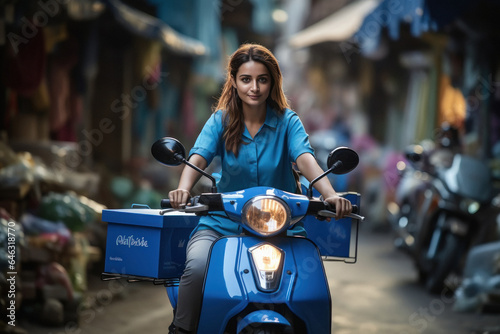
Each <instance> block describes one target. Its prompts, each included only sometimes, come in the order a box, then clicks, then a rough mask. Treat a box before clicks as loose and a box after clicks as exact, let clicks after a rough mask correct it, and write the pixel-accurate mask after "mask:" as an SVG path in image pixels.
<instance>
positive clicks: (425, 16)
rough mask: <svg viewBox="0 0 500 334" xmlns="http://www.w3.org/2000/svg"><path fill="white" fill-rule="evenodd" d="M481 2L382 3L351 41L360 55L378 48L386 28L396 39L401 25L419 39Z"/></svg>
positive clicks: (386, 0)
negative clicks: (359, 51)
mask: <svg viewBox="0 0 500 334" xmlns="http://www.w3.org/2000/svg"><path fill="white" fill-rule="evenodd" d="M479 2H480V1H473V0H453V1H451V0H405V1H393V0H384V1H382V2H381V3H380V4H379V5H378V6H377V8H375V9H374V10H373V11H372V12H371V13H370V14H369V15H367V16H366V17H365V18H364V20H363V24H362V25H361V26H360V28H359V30H358V31H357V32H356V34H355V35H354V36H353V38H352V40H353V41H354V42H355V43H357V44H358V45H359V46H360V49H361V51H362V52H363V53H365V54H369V53H370V52H373V51H374V50H376V49H377V47H378V45H379V43H380V40H381V36H382V31H383V30H384V29H387V32H388V36H389V38H391V39H393V40H396V39H398V38H399V35H400V26H401V25H402V24H406V25H408V26H409V28H410V33H411V34H412V35H413V36H415V37H418V36H420V35H421V34H422V33H424V32H428V31H438V30H439V29H441V28H442V27H444V26H446V25H447V24H449V23H450V22H452V21H453V20H455V19H457V18H458V17H460V15H462V14H463V13H466V12H467V11H468V10H470V9H471V8H473V7H474V5H476V4H477V3H479Z"/></svg>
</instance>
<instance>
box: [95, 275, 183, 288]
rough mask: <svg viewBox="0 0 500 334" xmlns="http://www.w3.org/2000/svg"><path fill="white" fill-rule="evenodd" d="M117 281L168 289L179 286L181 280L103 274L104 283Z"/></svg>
mask: <svg viewBox="0 0 500 334" xmlns="http://www.w3.org/2000/svg"><path fill="white" fill-rule="evenodd" d="M115 279H126V280H127V282H128V283H137V282H152V283H153V284H154V285H164V286H167V287H169V286H178V285H179V278H154V277H144V276H135V275H126V274H118V273H101V280H102V281H111V280H115Z"/></svg>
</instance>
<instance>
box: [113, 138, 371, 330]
mask: <svg viewBox="0 0 500 334" xmlns="http://www.w3.org/2000/svg"><path fill="white" fill-rule="evenodd" d="M151 151H152V154H153V156H154V157H155V158H156V159H157V160H158V161H159V162H161V163H163V164H165V165H168V166H177V165H180V164H185V165H187V166H190V167H192V168H194V169H196V170H198V171H199V172H200V173H201V174H203V175H205V176H206V177H208V178H209V179H210V180H211V181H212V189H211V192H210V193H203V194H201V195H199V196H195V197H193V198H192V199H191V205H189V206H186V207H185V208H183V209H178V210H174V209H172V208H171V207H170V203H169V201H168V200H166V199H164V200H162V202H161V207H162V208H163V209H164V210H161V211H160V212H159V213H157V214H155V218H156V215H158V216H163V217H165V216H168V215H171V214H172V213H174V212H175V213H181V214H188V215H193V214H194V215H195V216H200V215H208V214H210V213H213V212H219V213H220V212H223V214H224V215H226V216H227V217H229V218H230V219H231V220H233V221H234V222H235V223H237V224H240V225H241V226H242V227H243V233H242V234H241V235H234V236H224V237H221V238H219V239H218V240H217V241H216V242H215V243H214V244H213V246H212V248H211V251H210V255H209V262H208V267H207V271H206V275H205V282H204V289H203V301H202V307H201V312H200V316H199V322H198V330H197V333H207V334H208V333H210V334H213V333H220V334H223V333H267V334H275V333H295V334H303V333H315V334H316V333H331V328H332V318H331V317H332V309H331V299H330V291H329V285H328V280H327V278H326V275H325V270H324V267H323V262H322V258H323V259H334V260H335V259H337V260H338V259H342V260H344V261H345V262H347V263H353V262H355V261H356V256H357V254H356V253H357V249H356V247H357V232H358V224H359V221H362V220H364V217H362V216H359V215H358V214H357V213H352V214H351V215H350V217H349V218H344V219H341V220H335V221H331V222H330V221H326V220H325V218H329V217H335V212H334V208H331V207H330V206H329V205H328V204H327V203H325V202H323V201H322V200H321V199H319V198H315V197H313V194H314V192H313V185H314V183H315V182H317V181H318V180H319V179H321V178H323V177H325V176H326V175H327V174H329V173H335V174H345V173H348V172H350V171H351V170H353V169H354V168H355V167H356V166H357V164H358V162H359V158H358V155H357V154H356V152H354V151H353V150H351V149H349V148H346V147H341V148H337V149H336V150H334V151H332V152H331V154H330V155H329V157H328V170H327V171H325V172H324V173H323V174H322V175H320V176H319V177H317V178H316V179H315V180H313V181H312V182H311V183H310V184H309V185H308V187H304V186H302V187H303V191H304V192H306V193H307V195H302V194H295V193H289V192H285V191H281V190H279V189H275V188H270V187H254V188H249V189H245V190H241V191H235V192H228V193H218V192H217V187H216V182H215V179H214V178H213V177H212V176H211V175H209V174H207V173H206V172H205V171H203V170H201V169H199V168H197V167H196V166H194V165H192V164H191V163H189V162H188V161H187V160H186V155H185V149H184V147H183V146H182V144H181V143H180V142H178V141H177V140H175V139H173V138H168V137H166V138H162V139H160V140H158V141H157V142H155V143H154V145H153V146H152V149H151ZM316 194H317V193H316ZM345 196H346V198H348V199H349V200H351V202H352V203H353V204H354V206H353V208H354V210H353V211H355V212H357V211H358V208H359V199H360V196H359V194H357V193H346V194H345ZM108 211H120V210H108ZM124 211H125V212H126V210H121V211H120V212H109V213H110V214H114V213H117V214H124ZM136 211H137V210H136ZM134 213H137V212H135V211H134ZM103 217H104V213H103ZM317 218H319V219H317ZM299 221H301V222H303V223H304V227H305V229H306V231H307V232H308V237H307V238H305V237H297V236H295V237H292V236H288V235H287V230H288V229H290V228H291V227H292V226H294V225H295V224H297V223H298V222H299ZM108 233H109V227H108ZM135 233H136V235H135V236H133V237H131V238H130V239H131V240H136V244H137V242H139V243H141V242H142V245H143V246H144V243H145V242H147V241H145V240H144V238H143V239H139V238H138V234H137V233H138V232H135ZM113 238H114V237H113ZM123 239H124V238H123V237H122V238H121V239H120V240H123ZM117 240H118V239H117ZM108 242H109V240H108ZM174 243H175V242H174ZM129 244H130V243H128V244H127V246H128V245H129ZM112 247H115V245H112ZM148 247H149V246H148ZM125 248H127V247H125ZM128 248H129V249H130V247H128ZM113 251H114V249H110V250H109V254H108V249H107V254H106V260H108V258H116V257H117V256H116V255H113V256H111V255H110V254H111V253H113ZM184 258H185V257H184ZM119 261H123V257H121V256H120V260H119ZM181 261H182V260H181ZM108 269H111V266H109V267H108V268H106V271H108V273H107V275H108V278H117V277H127V278H128V279H129V280H148V278H146V277H141V276H132V275H128V274H127V273H116V274H112V273H109V271H111V270H108ZM150 276H154V275H150ZM178 277H179V276H178ZM178 277H177V278H176V277H170V278H168V279H166V280H163V281H162V280H158V279H156V278H153V279H152V280H153V281H154V282H161V283H164V284H165V285H166V286H167V293H168V296H169V299H170V303H171V305H172V307H173V308H174V309H175V308H176V305H177V289H178Z"/></svg>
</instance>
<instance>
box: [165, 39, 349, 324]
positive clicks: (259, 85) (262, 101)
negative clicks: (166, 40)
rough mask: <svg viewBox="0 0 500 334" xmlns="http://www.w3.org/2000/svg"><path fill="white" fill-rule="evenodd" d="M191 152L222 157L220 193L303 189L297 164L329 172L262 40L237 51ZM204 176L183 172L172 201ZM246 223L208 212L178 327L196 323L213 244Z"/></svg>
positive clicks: (342, 205) (184, 283)
mask: <svg viewBox="0 0 500 334" xmlns="http://www.w3.org/2000/svg"><path fill="white" fill-rule="evenodd" d="M189 155H190V157H189V161H190V162H191V163H193V164H194V165H196V166H198V167H199V168H201V169H205V168H206V167H207V166H208V165H209V164H210V162H211V161H212V159H213V158H214V157H215V156H219V157H220V159H221V165H222V170H221V178H220V180H219V181H218V184H217V186H218V190H219V191H220V192H228V191H235V190H241V189H245V188H249V187H255V186H268V187H274V188H278V189H281V190H284V191H289V192H296V188H297V183H296V180H295V177H294V173H293V170H292V162H295V163H296V165H297V167H298V168H299V170H300V171H301V173H302V175H304V176H305V177H306V178H307V179H308V180H309V181H311V180H313V179H314V178H316V177H317V176H319V175H320V174H322V173H323V171H322V169H321V167H319V165H318V164H317V162H316V160H315V158H314V156H313V150H312V148H311V146H310V145H309V139H308V135H307V133H306V132H305V130H304V127H303V125H302V122H301V121H300V119H299V117H298V116H297V114H296V113H294V112H293V111H291V110H290V109H289V106H288V103H287V100H286V97H285V94H284V92H283V88H282V76H281V70H280V68H279V65H278V61H277V60H276V58H275V57H274V55H273V54H272V53H271V52H270V51H269V50H268V49H267V48H265V47H263V46H261V45H257V44H244V45H242V46H241V47H240V48H239V49H238V50H236V52H234V53H233V55H232V56H231V58H230V61H229V64H228V68H227V79H226V82H225V84H224V87H223V90H222V95H221V97H220V99H219V101H218V104H217V107H216V108H215V112H214V113H213V114H212V116H211V117H210V119H209V120H208V121H207V123H206V124H205V126H204V128H203V130H202V131H201V133H200V135H199V136H198V139H197V140H196V143H195V145H194V147H193V148H192V149H191V151H190V154H189ZM199 178H200V174H199V173H198V172H196V171H195V170H194V169H192V168H185V169H184V170H183V172H182V175H181V178H180V181H179V186H178V188H177V189H176V190H173V191H171V192H170V193H169V199H170V201H171V204H172V207H174V208H179V207H180V206H182V205H185V203H187V201H188V200H189V198H190V197H191V195H190V190H191V189H192V187H193V185H194V184H195V183H196V182H197V181H198V179H199ZM315 188H316V189H317V190H318V191H319V192H320V193H321V195H322V196H323V198H324V199H325V201H327V202H329V203H330V204H332V205H334V206H335V208H336V212H337V218H342V217H344V216H345V215H347V214H349V213H350V212H351V210H352V207H351V203H350V202H349V201H348V200H347V199H344V198H342V197H339V196H338V195H337V193H336V192H335V190H334V189H333V188H332V186H331V184H330V183H329V181H328V179H327V178H323V179H321V180H320V181H318V182H317V183H316V184H315ZM240 229H241V227H239V226H238V225H237V224H236V223H234V222H232V221H231V220H229V219H224V218H221V217H219V216H205V217H201V218H200V221H199V224H198V226H197V227H196V229H195V231H194V232H193V234H192V236H191V239H190V241H189V243H188V245H187V254H186V257H187V260H186V268H185V270H184V273H183V275H182V277H181V280H180V285H179V299H178V304H177V310H176V314H175V319H174V324H175V326H176V330H177V333H191V332H193V331H194V330H195V329H196V325H197V321H198V316H199V313H200V307H201V298H202V295H201V292H202V284H203V279H204V274H205V269H206V265H207V260H208V253H209V250H210V246H211V245H212V243H213V242H214V241H215V240H216V239H217V238H219V237H220V236H222V235H233V234H239V233H240V232H241V231H240Z"/></svg>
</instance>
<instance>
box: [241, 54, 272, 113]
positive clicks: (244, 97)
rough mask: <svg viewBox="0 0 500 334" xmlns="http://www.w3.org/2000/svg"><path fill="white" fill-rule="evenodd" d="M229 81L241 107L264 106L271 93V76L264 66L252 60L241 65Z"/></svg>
mask: <svg viewBox="0 0 500 334" xmlns="http://www.w3.org/2000/svg"><path fill="white" fill-rule="evenodd" d="M231 81H232V83H233V87H235V88H236V90H237V91H238V96H239V97H240V99H241V101H242V102H243V105H246V106H249V107H252V108H254V107H258V106H261V105H263V104H264V105H265V103H266V99H267V97H268V96H269V93H270V91H271V76H270V74H269V71H268V70H267V68H266V66H265V65H264V64H262V63H259V62H256V61H253V60H250V61H248V62H246V63H243V64H242V65H241V66H240V68H239V69H238V72H237V73H236V77H235V78H231Z"/></svg>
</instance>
